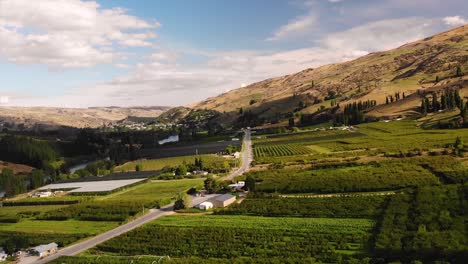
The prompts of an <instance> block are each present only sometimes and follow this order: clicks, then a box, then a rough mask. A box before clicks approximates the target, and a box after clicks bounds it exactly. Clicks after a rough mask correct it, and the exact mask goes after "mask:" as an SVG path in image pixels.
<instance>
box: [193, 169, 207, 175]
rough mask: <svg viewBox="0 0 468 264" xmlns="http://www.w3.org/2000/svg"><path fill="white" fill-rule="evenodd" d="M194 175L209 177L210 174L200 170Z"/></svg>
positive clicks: (194, 172)
mask: <svg viewBox="0 0 468 264" xmlns="http://www.w3.org/2000/svg"><path fill="white" fill-rule="evenodd" d="M193 174H195V175H201V176H206V175H208V172H207V171H202V170H198V171H197V170H195V171H193Z"/></svg>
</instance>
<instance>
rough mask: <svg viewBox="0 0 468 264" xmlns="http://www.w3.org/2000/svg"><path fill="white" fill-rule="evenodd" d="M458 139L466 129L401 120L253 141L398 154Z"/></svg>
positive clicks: (467, 133)
mask: <svg viewBox="0 0 468 264" xmlns="http://www.w3.org/2000/svg"><path fill="white" fill-rule="evenodd" d="M457 136H459V137H461V138H462V139H463V140H464V141H465V142H466V141H468V129H451V130H449V129H432V130H424V129H421V128H419V127H418V126H417V122H416V121H411V120H401V121H392V122H374V123H366V124H361V125H358V126H357V129H356V130H355V131H337V130H326V131H313V132H298V133H289V134H280V135H267V136H263V137H262V138H261V139H254V143H255V145H257V146H263V145H266V146H269V145H273V144H280V143H281V144H293V143H295V144H302V145H303V146H308V145H315V146H318V147H323V148H324V149H326V150H330V151H352V150H361V149H374V148H376V149H378V150H380V151H382V152H397V151H408V150H413V149H415V148H420V149H434V148H444V147H446V146H447V145H448V144H453V142H454V141H455V139H456V137H457ZM313 148H314V147H313ZM315 148H316V147H315Z"/></svg>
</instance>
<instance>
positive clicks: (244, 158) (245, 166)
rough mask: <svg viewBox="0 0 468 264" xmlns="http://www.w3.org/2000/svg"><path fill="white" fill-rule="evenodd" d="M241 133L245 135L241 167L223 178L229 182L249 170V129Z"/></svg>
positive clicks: (250, 154) (250, 149)
mask: <svg viewBox="0 0 468 264" xmlns="http://www.w3.org/2000/svg"><path fill="white" fill-rule="evenodd" d="M243 131H244V134H245V135H244V144H243V150H242V154H241V166H240V167H239V168H238V169H237V170H235V171H234V172H233V173H231V174H230V175H229V176H227V177H226V178H225V179H226V180H228V181H231V180H233V179H234V178H235V177H237V176H240V175H242V174H244V173H246V172H247V171H249V170H250V163H252V160H253V154H252V139H251V132H250V129H244V130H243Z"/></svg>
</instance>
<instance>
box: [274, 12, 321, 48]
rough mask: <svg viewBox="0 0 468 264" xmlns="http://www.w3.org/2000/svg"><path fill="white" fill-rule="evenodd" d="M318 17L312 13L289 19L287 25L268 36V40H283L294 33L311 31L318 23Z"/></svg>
mask: <svg viewBox="0 0 468 264" xmlns="http://www.w3.org/2000/svg"><path fill="white" fill-rule="evenodd" d="M316 22H317V17H316V16H315V15H314V14H312V13H310V14H308V15H305V16H301V17H298V18H295V19H293V20H291V21H289V22H288V23H287V24H286V25H284V26H281V27H280V28H279V29H278V30H276V31H275V32H274V33H273V35H272V36H271V37H269V38H267V39H266V40H267V41H275V40H281V39H284V38H286V37H289V36H291V35H294V34H301V33H303V32H305V31H310V30H311V29H312V27H313V26H314V25H315V24H316Z"/></svg>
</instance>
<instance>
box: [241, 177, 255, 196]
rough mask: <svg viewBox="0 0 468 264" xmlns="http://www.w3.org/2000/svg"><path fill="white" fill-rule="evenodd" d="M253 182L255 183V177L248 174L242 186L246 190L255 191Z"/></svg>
mask: <svg viewBox="0 0 468 264" xmlns="http://www.w3.org/2000/svg"><path fill="white" fill-rule="evenodd" d="M255 184H256V180H255V178H254V177H253V176H252V175H248V176H247V178H245V186H244V188H245V189H246V190H247V191H250V192H253V191H255Z"/></svg>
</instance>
